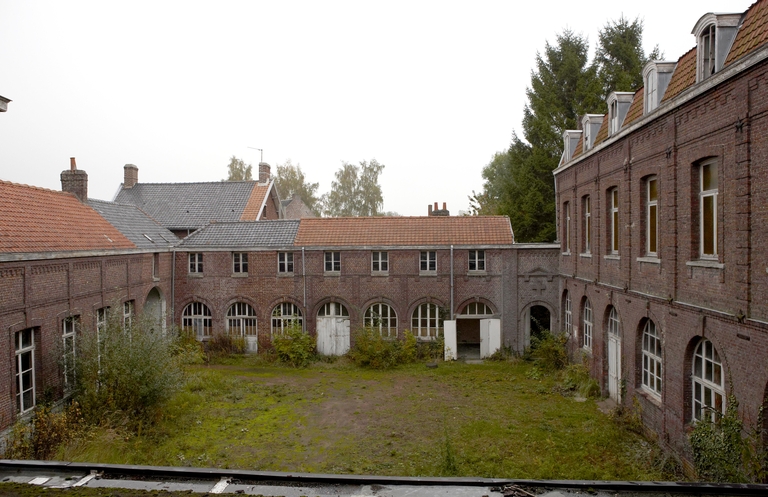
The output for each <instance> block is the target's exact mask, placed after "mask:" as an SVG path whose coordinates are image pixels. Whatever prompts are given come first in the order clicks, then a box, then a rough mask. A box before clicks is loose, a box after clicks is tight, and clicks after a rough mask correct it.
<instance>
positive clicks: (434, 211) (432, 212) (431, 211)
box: [427, 202, 451, 216]
mask: <svg viewBox="0 0 768 497" xmlns="http://www.w3.org/2000/svg"><path fill="white" fill-rule="evenodd" d="M427 215H428V216H450V215H451V213H450V212H448V207H447V204H446V203H445V202H443V208H442V209H438V208H437V202H435V207H434V208H432V206H431V205H428V206H427Z"/></svg>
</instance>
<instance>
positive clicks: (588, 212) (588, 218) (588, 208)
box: [581, 195, 592, 254]
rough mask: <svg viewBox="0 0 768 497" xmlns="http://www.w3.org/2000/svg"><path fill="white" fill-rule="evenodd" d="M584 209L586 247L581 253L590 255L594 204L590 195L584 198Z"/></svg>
mask: <svg viewBox="0 0 768 497" xmlns="http://www.w3.org/2000/svg"><path fill="white" fill-rule="evenodd" d="M582 208H583V210H584V211H583V212H584V221H583V226H582V228H583V229H584V235H583V238H582V239H583V240H584V247H583V250H582V251H581V252H582V253H584V254H589V253H590V251H591V249H592V202H591V199H590V198H589V195H585V196H584V197H583V198H582Z"/></svg>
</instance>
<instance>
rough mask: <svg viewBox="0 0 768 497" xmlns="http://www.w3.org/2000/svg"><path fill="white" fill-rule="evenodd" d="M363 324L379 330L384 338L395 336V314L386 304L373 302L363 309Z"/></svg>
mask: <svg viewBox="0 0 768 497" xmlns="http://www.w3.org/2000/svg"><path fill="white" fill-rule="evenodd" d="M363 325H365V326H366V327H370V328H373V329H376V330H379V333H381V336H383V337H385V338H397V315H396V314H395V310H394V309H392V308H391V307H390V306H388V305H387V304H373V305H372V306H370V307H369V308H368V309H367V310H366V311H365V316H364V317H363Z"/></svg>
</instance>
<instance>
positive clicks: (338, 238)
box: [295, 216, 514, 247]
mask: <svg viewBox="0 0 768 497" xmlns="http://www.w3.org/2000/svg"><path fill="white" fill-rule="evenodd" d="M513 242H514V236H513V234H512V226H511V225H510V223H509V218H507V217H506V216H456V217H449V216H429V217H341V218H314V219H313V218H305V219H302V220H301V225H300V226H299V232H298V234H297V235H296V242H295V243H296V245H297V246H306V247H311V246H324V247H333V246H382V247H384V246H429V245H511V244H512V243H513Z"/></svg>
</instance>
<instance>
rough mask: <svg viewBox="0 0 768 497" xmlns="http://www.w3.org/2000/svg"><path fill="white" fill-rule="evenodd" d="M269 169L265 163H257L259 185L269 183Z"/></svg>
mask: <svg viewBox="0 0 768 497" xmlns="http://www.w3.org/2000/svg"><path fill="white" fill-rule="evenodd" d="M269 177H270V167H269V164H267V163H266V162H259V183H269Z"/></svg>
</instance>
